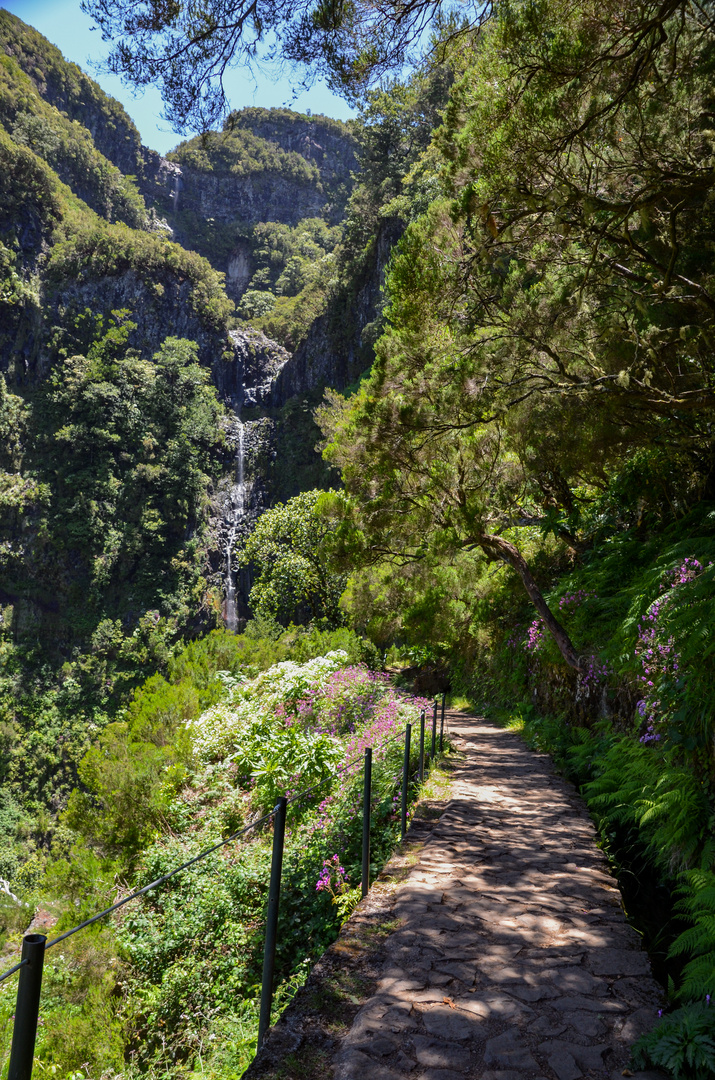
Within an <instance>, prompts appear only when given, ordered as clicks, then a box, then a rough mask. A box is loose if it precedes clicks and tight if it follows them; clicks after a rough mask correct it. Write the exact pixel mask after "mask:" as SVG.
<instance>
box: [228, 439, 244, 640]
mask: <svg viewBox="0 0 715 1080" xmlns="http://www.w3.org/2000/svg"><path fill="white" fill-rule="evenodd" d="M236 424H237V435H238V438H237V440H236V474H235V476H236V482H235V483H234V484H232V485H231V491H230V495H229V499H230V510H229V530H228V539H227V541H226V553H225V554H226V627H227V628H228V629H229V630H233V632H234V633H235V632H236V630H238V613H237V610H236V577H235V574H234V570H233V549H234V547H235V544H236V537H237V535H238V530H239V527H240V525H241V522H242V521H243V518H244V516H245V513H246V509H245V484H244V479H243V452H244V451H243V424H242V423H241V421H240V420H238V419H237V420H236Z"/></svg>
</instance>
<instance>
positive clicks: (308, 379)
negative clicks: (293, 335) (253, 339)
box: [271, 218, 404, 406]
mask: <svg viewBox="0 0 715 1080" xmlns="http://www.w3.org/2000/svg"><path fill="white" fill-rule="evenodd" d="M403 228H404V226H403V224H402V222H401V221H400V220H399V219H398V218H388V219H387V220H385V221H384V222H383V223H382V225H381V227H380V231H379V233H378V236H377V239H376V241H375V244H374V247H373V250H372V253H371V257H370V259H369V260H368V262H367V264H366V266H365V268H364V272H363V276H362V278H361V280H360V281H357V282H355V283H354V284H353V288H352V289H351V290H350V291H349V292H348V291H347V290H346V291H344V292H343V294H342V295H340V294H338V295H336V296H335V297H334V298H333V300H332V303H331V304H330V305H329V307H328V310H327V311H326V313H325V314H324V315H321V316H320V318H318V319H316V320H315V322H314V323H313V325H312V327H311V328H310V331H309V333H308V336H307V338H306V339H305V341H304V342H303V343H302V344H301V345H299V347H298V348H297V349H296V351H295V353H294V355H293V356H291V358H290V360H288V362H287V363H286V364H285V365H284V366H283V367H282V368H281V369H280V371H279V372H278V373H277V376H276V379H275V381H274V383H273V388H272V394H271V401H272V404H273V405H275V406H282V405H285V403H286V402H287V401H289V400H290V399H291V398H292V397H295V396H300V395H305V394H309V393H311V391H314V390H316V389H322V388H323V387H326V386H330V387H332V388H333V389H335V390H342V389H344V388H345V387H346V386H349V385H350V383H352V382H354V381H355V380H356V379H357V378H359V376H360V375H361V374H362V373H363V372H364V371H365V370H366V369H367V368H368V367H369V366H370V364H371V363H372V360H373V355H374V354H373V345H374V343H375V336H376V334H377V332H378V325H379V316H380V312H381V309H382V287H383V284H384V279H385V270H386V267H387V263H388V260H389V257H390V252H391V251H392V248H393V246H394V245H395V244H396V243H397V241H398V240H399V238H400V236H401V234H402V231H403Z"/></svg>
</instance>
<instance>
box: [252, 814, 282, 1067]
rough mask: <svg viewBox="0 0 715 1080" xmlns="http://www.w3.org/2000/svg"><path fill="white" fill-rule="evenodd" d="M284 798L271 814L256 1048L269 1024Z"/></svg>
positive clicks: (279, 885) (276, 930)
mask: <svg viewBox="0 0 715 1080" xmlns="http://www.w3.org/2000/svg"><path fill="white" fill-rule="evenodd" d="M287 806H288V802H287V800H286V799H285V798H284V797H283V796H281V798H280V799H279V800H278V803H277V804H276V808H275V809H276V813H275V817H274V818H273V857H272V859H271V884H270V887H269V889H268V911H267V913H266V944H265V948H264V951H263V981H262V983H261V1012H260V1016H259V1019H258V1047H257V1048H258V1049H259V1050H260V1048H261V1045H262V1043H263V1040H264V1038H265V1035H266V1032H267V1031H268V1028H269V1027H270V1024H271V1005H272V1004H273V972H274V970H275V966H276V939H277V936H278V902H279V900H280V894H281V873H282V870H283V845H284V843H285V834H286V808H287Z"/></svg>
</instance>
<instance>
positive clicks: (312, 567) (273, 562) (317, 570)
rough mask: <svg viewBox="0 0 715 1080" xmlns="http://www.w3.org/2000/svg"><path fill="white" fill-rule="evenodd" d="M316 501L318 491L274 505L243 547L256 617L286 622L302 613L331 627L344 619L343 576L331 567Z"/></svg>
mask: <svg viewBox="0 0 715 1080" xmlns="http://www.w3.org/2000/svg"><path fill="white" fill-rule="evenodd" d="M320 500H321V492H320V491H318V490H315V491H306V492H303V494H302V495H296V496H295V498H293V499H290V500H289V501H288V502H287V503H285V504H283V503H279V504H278V505H277V506H274V507H272V509H270V510H267V511H266V512H265V513H264V514H262V515H261V517H260V518H259V520H258V522H257V523H256V527H255V529H254V530H253V532H252V533H251V534H250V536H249V537H248V539H247V540H246V542H245V544H244V545H243V547H242V549H241V551H240V553H239V563H240V564H242V565H250V566H252V567H253V570H254V584H253V587H252V589H251V596H250V601H251V607H252V608H253V610H254V611H255V612H256V615H258V616H259V617H261V616H262V617H264V618H266V617H267V618H269V619H277V620H279V621H281V622H283V623H287V622H289V621H293V620H296V621H297V620H298V619H300V617H301V616H303V617H304V619H303V621H309V620H315V621H319V620H324V621H325V622H326V623H327V625H328V626H331V627H334V626H339V625H340V624H341V623H342V622H343V621H344V615H343V613H342V612H341V610H340V597H341V596H342V594H343V592H344V590H345V585H346V583H347V575H345V574H340V573H336V572H335V571H334V570H333V569H332V567H331V564H330V536H331V527H330V523H329V521H328V520H327V519H326V517H325V516H324V515H323V514H321V512H320ZM305 616H308V619H305Z"/></svg>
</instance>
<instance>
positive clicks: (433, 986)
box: [279, 713, 662, 1080]
mask: <svg viewBox="0 0 715 1080" xmlns="http://www.w3.org/2000/svg"><path fill="white" fill-rule="evenodd" d="M450 729H451V732H452V734H453V736H454V737H455V738H456V740H457V742H458V745H459V748H460V749H461V750H462V752H463V753H462V757H461V760H460V762H459V763H458V764H457V766H456V767H455V770H454V779H453V784H452V797H451V800H450V802H449V804H448V806H447V808H446V810H445V811H444V813H443V814H442V816H441V818H440V820H439V821H438V822H437V823H436V824H435V825H434V827H433V828H432V830H431V831H430V832H429V836H428V838H427V841H426V843H425V844H424V846H423V847H422V848H421V851H420V854H419V858H418V861H417V862H416V863H415V865H414V866H412V868H411V869H410V871H409V873H408V874H407V877H406V879H405V880H404V882H403V884H402V885H400V886H399V887H398V889H397V892H396V895H395V899H394V906H393V907H392V912H393V915H394V916H396V918H397V920H398V922H397V929H395V930H394V931H393V932H392V933H391V934H390V935H389V936H388V937H387V938H386V941H385V943H384V946H383V952H382V955H381V957H380V966H379V969H378V973H377V980H376V982H375V984H374V988H373V992H372V995H371V996H370V997H369V999H368V1000H367V1001H365V1002H364V1003H363V1004H362V1007H361V1008H360V1010H359V1011H358V1012H357V1015H355V1016H354V1019H353V1021H352V1026H351V1027H350V1028H349V1030H348V1031H347V1033H346V1034H345V1035H344V1036H343V1037H342V1038H339V1039H338V1040H337V1042H333V1045H332V1047H331V1048H330V1057H331V1059H332V1061H331V1067H332V1076H333V1077H334V1080H399V1078H400V1077H405V1076H409V1077H411V1078H413V1080H463V1078H465V1080H537V1078H541V1080H579V1078H580V1077H607V1078H609V1080H616V1078H620V1077H621V1076H622V1075H623V1074H624V1069H626V1067H627V1063H628V1059H629V1048H630V1045H631V1043H632V1042H633V1041H634V1040H635V1039H636V1038H637V1037H638V1036H639V1035H640V1034H642V1033H643V1032H644V1031H646V1030H648V1029H649V1028H650V1027H651V1026H652V1025H653V1024H654V1023H655V1021H656V1019H657V1010H658V1007H659V1005H660V1004H661V997H662V995H661V991H660V988H659V986H658V984H657V983H656V982H655V980H654V979H653V978H652V976H651V971H650V963H649V960H648V956H647V954H646V953H645V952H644V951H643V950H642V949H641V946H640V940H639V937H638V935H637V933H636V932H635V931H634V930H633V929H632V927H630V926H629V924H628V923H627V921H626V918H625V915H624V912H623V908H622V905H621V897H620V893H619V891H618V888H617V886H616V882H615V880H614V878H613V877H612V876H611V874H610V872H609V868H608V864H607V862H606V860H605V858H604V857H603V855H602V854H601V853H600V851H599V850H598V848H597V846H596V836H595V831H594V827H593V825H592V823H591V821H590V819H589V817H588V814H587V812H586V810H585V807H584V805H583V803H582V802H581V800H580V799H579V797H578V796H577V795H576V793H575V791H574V789H573V788H572V787H571V786H570V785H569V784H568V783H567V782H566V781H564V780H563V779H561V778H560V777H559V776H558V775H556V772H555V770H554V768H553V765H552V763H551V760H550V759H549V758H548V757H547V756H546V755H541V754H537V753H534V752H532V751H531V750H529V749H527V747H526V746H525V745H524V743H523V742H522V741H521V739H520V738H519V737H518V736H517V735H515V734H513V733H511V732H508V731H504V730H502V729H500V728H497V727H496V726H495V725H493V724H491V723H489V722H487V721H484V720H480V719H476V718H473V717H465V716H464V715H463V714H461V713H453V714H451V716H450ZM288 1026H291V1027H292V1030H293V1031H294V1032H297V1030H298V1027H297V1026H296V1025H291V1024H290V1021H289V1024H288ZM279 1027H280V1025H279ZM299 1042H300V1037H299V1036H298V1035H297V1034H296V1035H295V1038H294V1040H293V1042H292V1047H293V1049H294V1050H297V1051H298V1055H300V1049H299V1046H298V1044H299ZM306 1075H307V1074H306ZM320 1075H321V1076H322V1075H323V1073H321V1074H320ZM326 1075H327V1074H326ZM625 1075H627V1076H628V1075H632V1074H630V1073H628V1072H626V1073H625ZM635 1075H636V1076H638V1077H640V1078H641V1080H646V1078H648V1080H650V1078H655V1077H656V1076H657V1075H659V1074H657V1073H655V1072H648V1073H645V1072H641V1073H637V1074H635Z"/></svg>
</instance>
